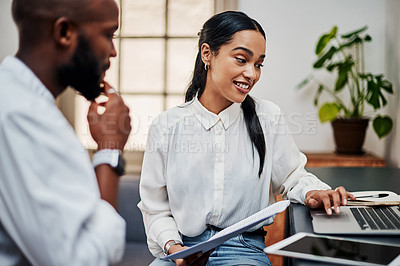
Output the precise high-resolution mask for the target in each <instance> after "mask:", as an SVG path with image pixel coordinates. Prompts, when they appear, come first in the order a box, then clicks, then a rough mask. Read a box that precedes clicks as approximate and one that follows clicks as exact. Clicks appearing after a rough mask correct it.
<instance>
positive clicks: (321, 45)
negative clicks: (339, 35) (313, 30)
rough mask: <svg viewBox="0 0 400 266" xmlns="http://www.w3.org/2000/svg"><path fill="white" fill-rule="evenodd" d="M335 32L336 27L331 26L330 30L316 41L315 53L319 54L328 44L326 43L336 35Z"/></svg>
mask: <svg viewBox="0 0 400 266" xmlns="http://www.w3.org/2000/svg"><path fill="white" fill-rule="evenodd" d="M336 32H337V27H336V26H333V28H332V30H331V32H330V33H327V34H323V35H322V36H321V37H320V38H319V40H318V43H317V46H316V47H315V54H316V55H319V54H320V53H321V52H322V51H323V50H324V49H325V47H326V46H327V45H328V43H329V42H330V41H331V40H332V39H333V38H335V37H336Z"/></svg>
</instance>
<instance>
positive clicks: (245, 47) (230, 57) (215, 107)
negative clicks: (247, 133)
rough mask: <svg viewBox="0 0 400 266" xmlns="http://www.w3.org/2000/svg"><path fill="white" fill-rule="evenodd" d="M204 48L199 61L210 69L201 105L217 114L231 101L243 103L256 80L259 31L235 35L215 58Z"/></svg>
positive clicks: (262, 43) (260, 49)
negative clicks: (201, 60)
mask: <svg viewBox="0 0 400 266" xmlns="http://www.w3.org/2000/svg"><path fill="white" fill-rule="evenodd" d="M207 48H208V49H209V46H208V44H203V47H202V51H201V52H202V59H203V62H205V63H206V64H207V65H209V67H210V68H209V69H208V73H207V81H206V86H205V90H204V92H203V94H202V96H201V98H200V102H202V104H203V105H204V106H205V107H206V108H207V109H209V110H210V111H212V112H215V113H219V112H220V111H222V110H224V109H225V108H227V107H228V106H229V105H231V104H232V103H233V102H235V103H241V102H243V101H244V99H245V98H246V96H247V94H248V93H249V92H250V91H251V89H252V88H253V86H254V85H255V84H256V82H257V81H258V80H259V78H260V75H261V67H262V63H263V61H264V58H265V39H264V37H263V35H262V34H261V33H260V32H258V31H255V30H244V31H239V32H237V33H235V35H234V36H233V39H232V41H231V42H230V43H228V44H225V45H222V46H221V47H220V49H219V52H218V54H217V55H215V54H214V53H212V52H210V51H207ZM203 97H204V98H203ZM207 105H208V106H207Z"/></svg>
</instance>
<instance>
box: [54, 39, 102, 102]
mask: <svg viewBox="0 0 400 266" xmlns="http://www.w3.org/2000/svg"><path fill="white" fill-rule="evenodd" d="M108 67H109V66H108V65H107V66H106V67H105V68H104V69H100V63H99V61H98V59H97V58H96V56H95V55H94V53H93V50H92V47H91V46H90V43H89V40H87V39H86V38H85V37H84V36H83V35H79V37H78V45H77V47H76V49H75V52H74V55H73V56H72V59H71V61H70V62H69V63H67V64H65V65H61V66H60V67H58V77H59V80H60V82H61V84H62V85H63V86H65V87H67V86H71V87H73V88H74V89H75V90H76V91H78V92H79V93H80V94H82V95H83V96H84V97H85V98H86V99H87V100H89V101H93V100H94V99H96V98H97V97H98V96H99V95H100V93H101V92H102V89H101V88H100V82H101V80H100V78H101V75H102V71H106V70H107V69H108Z"/></svg>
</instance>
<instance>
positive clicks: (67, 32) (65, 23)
mask: <svg viewBox="0 0 400 266" xmlns="http://www.w3.org/2000/svg"><path fill="white" fill-rule="evenodd" d="M76 35H77V30H76V26H75V25H73V24H72V23H71V22H70V21H69V20H68V19H67V18H66V17H61V18H59V19H57V20H56V21H55V22H54V29H53V37H54V39H55V41H56V42H57V44H59V45H61V46H63V47H68V46H70V45H71V44H73V43H74V42H75V40H76V39H77V36H76Z"/></svg>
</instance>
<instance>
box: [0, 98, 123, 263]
mask: <svg viewBox="0 0 400 266" xmlns="http://www.w3.org/2000/svg"><path fill="white" fill-rule="evenodd" d="M41 104H43V103H41ZM50 109H51V108H50ZM54 109H56V108H55V107H54ZM30 110H32V111H31V112H26V111H25V112H18V111H16V112H13V113H12V114H8V115H7V114H3V115H2V117H1V118H0V119H1V120H0V121H1V123H0V145H1V149H2V151H1V156H0V176H1V178H0V220H1V221H2V223H3V226H4V228H5V230H6V231H7V232H8V234H9V235H10V237H11V238H12V239H13V241H14V242H15V243H16V244H17V245H18V247H19V248H20V250H21V251H22V252H23V254H24V255H25V256H26V258H27V259H28V260H29V261H30V262H31V263H32V264H33V265H76V266H80V265H82V266H83V265H104V266H105V265H109V264H112V263H115V262H117V261H119V260H120V259H121V257H122V254H123V251H124V245H125V222H124V220H123V219H122V218H121V217H120V216H119V215H118V213H117V212H116V211H115V210H114V209H113V208H112V207H111V205H109V204H108V203H107V202H105V201H103V200H101V199H100V193H99V190H98V186H97V181H96V176H95V173H94V170H93V168H92V166H91V163H90V160H89V157H88V155H87V152H86V151H85V150H84V149H83V148H82V146H81V145H80V143H79V141H78V139H77V138H76V135H75V133H74V132H73V130H72V128H71V127H70V126H69V124H68V122H67V121H66V120H65V119H64V117H63V116H62V115H61V113H59V112H56V111H54V110H52V109H51V110H50V111H49V110H48V108H44V107H41V106H37V105H35V104H34V103H33V104H32V106H31V109H30ZM45 110H47V112H46V111H45Z"/></svg>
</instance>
